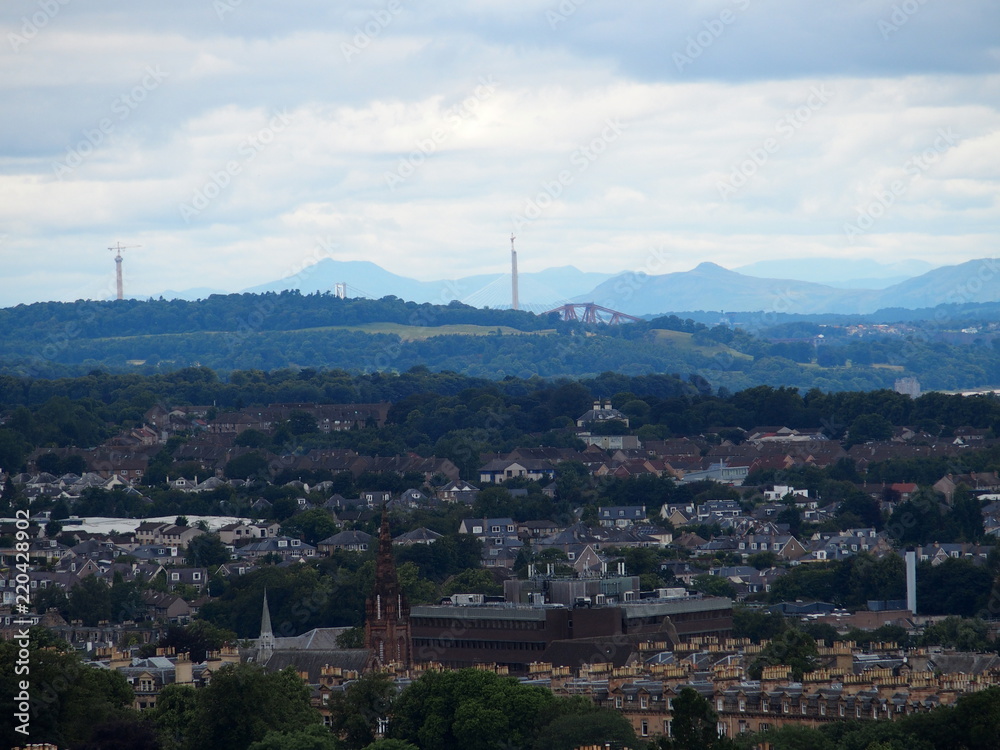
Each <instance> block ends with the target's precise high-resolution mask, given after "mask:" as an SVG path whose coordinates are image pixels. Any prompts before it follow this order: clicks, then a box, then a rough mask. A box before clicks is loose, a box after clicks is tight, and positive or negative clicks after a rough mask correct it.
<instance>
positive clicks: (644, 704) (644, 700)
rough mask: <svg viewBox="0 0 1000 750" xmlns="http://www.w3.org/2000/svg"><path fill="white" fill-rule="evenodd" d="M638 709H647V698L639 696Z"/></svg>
mask: <svg viewBox="0 0 1000 750" xmlns="http://www.w3.org/2000/svg"><path fill="white" fill-rule="evenodd" d="M639 708H649V696H646V695H640V696H639Z"/></svg>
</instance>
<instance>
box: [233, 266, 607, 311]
mask: <svg viewBox="0 0 1000 750" xmlns="http://www.w3.org/2000/svg"><path fill="white" fill-rule="evenodd" d="M612 275H613V274H610V273H587V272H584V271H581V270H579V269H577V268H574V267H573V266H562V267H561V268H547V269H545V270H544V271H537V272H525V271H522V272H520V273H518V282H519V283H518V298H519V301H520V306H521V308H522V309H531V310H534V311H535V312H540V311H542V310H543V308H544V309H550V308H551V307H554V306H556V305H559V304H564V303H565V302H567V301H569V300H570V299H572V298H573V297H576V296H578V295H580V294H583V293H585V292H586V291H587V290H589V289H593V288H594V287H595V286H597V285H599V284H601V283H602V282H604V281H607V280H608V279H610V278H611V277H612ZM339 283H346V284H347V294H348V296H350V297H359V296H364V297H374V298H380V297H385V296H388V295H392V296H394V297H399V298H400V299H404V300H409V301H411V302H430V303H433V304H437V305H447V304H448V303H449V302H451V301H452V300H456V299H457V300H459V301H461V302H465V303H466V304H469V305H473V306H475V307H496V308H502V307H510V297H511V284H510V275H509V274H482V275H479V276H464V277H462V278H458V279H452V280H448V279H442V280H440V281H416V280H414V279H410V278H406V277H405V276H398V275H397V274H394V273H392V272H390V271H386V270H385V269H384V268H382V267H381V266H378V265H376V264H374V263H371V262H369V261H364V260H350V261H341V260H333V259H332V258H324V259H323V260H320V261H318V262H317V263H314V264H313V265H311V266H308V267H307V268H305V269H303V270H302V271H301V272H299V273H298V274H297V275H295V276H291V277H289V278H285V279H279V280H278V281H272V282H269V283H267V284H261V285H259V286H255V287H251V288H249V289H246V290H245V291H247V292H257V293H260V292H280V291H283V290H286V289H298V290H300V291H301V292H302V293H303V294H308V293H312V292H317V291H318V292H326V291H333V289H334V286H335V285H336V284H339ZM535 308H537V309H535Z"/></svg>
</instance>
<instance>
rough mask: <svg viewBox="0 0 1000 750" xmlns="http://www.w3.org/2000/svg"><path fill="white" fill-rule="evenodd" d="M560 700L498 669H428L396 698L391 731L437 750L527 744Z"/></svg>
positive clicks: (394, 734) (400, 736) (407, 739)
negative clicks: (546, 710)
mask: <svg viewBox="0 0 1000 750" xmlns="http://www.w3.org/2000/svg"><path fill="white" fill-rule="evenodd" d="M554 700H555V696H553V695H552V693H551V692H549V691H548V690H546V689H543V688H539V687H535V686H530V685H521V684H520V683H518V682H517V681H516V680H514V679H513V678H510V677H501V676H499V675H496V674H494V673H493V672H485V671H482V670H477V669H462V670H458V671H454V672H428V673H426V674H424V675H423V676H421V677H420V678H419V679H418V680H416V681H414V682H413V683H412V684H411V685H410V686H409V687H407V688H406V690H404V691H403V692H402V693H401V694H400V696H399V698H398V699H397V700H396V703H395V706H394V709H393V719H392V721H391V722H390V724H389V732H390V734H391V736H392V737H393V738H395V739H401V740H405V741H407V742H411V743H413V744H415V745H417V746H419V747H423V748H431V747H432V748H434V750H488V749H492V748H495V747H496V746H497V744H498V743H510V744H511V745H513V746H521V747H523V746H527V745H528V744H529V743H530V742H532V741H533V739H534V738H535V737H536V736H537V732H538V729H539V726H538V723H539V716H540V712H541V711H542V709H543V708H544V707H546V706H548V705H549V704H551V703H552V702H553V701H554Z"/></svg>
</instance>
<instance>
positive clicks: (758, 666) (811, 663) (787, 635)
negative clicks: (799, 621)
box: [747, 628, 819, 680]
mask: <svg viewBox="0 0 1000 750" xmlns="http://www.w3.org/2000/svg"><path fill="white" fill-rule="evenodd" d="M818 656H819V649H818V648H817V647H816V639H815V638H813V637H812V636H810V635H808V634H807V633H804V632H802V631H801V630H797V629H795V628H790V629H788V630H786V631H785V632H783V633H781V634H780V635H778V636H777V637H776V638H774V639H773V640H771V641H770V642H769V643H768V644H767V645H766V646H764V648H763V649H762V650H761V652H760V653H759V654H758V655H757V658H756V659H754V660H753V662H752V663H751V664H750V667H749V669H748V670H747V673H748V674H749V675H750V676H751V677H752V678H753V679H755V680H759V679H760V676H761V672H762V671H763V669H764V667H774V666H778V665H780V664H784V665H787V666H789V667H791V668H792V677H793V678H794V679H796V680H801V679H802V675H803V674H805V673H806V672H811V671H813V670H814V669H815V668H816V658H817V657H818Z"/></svg>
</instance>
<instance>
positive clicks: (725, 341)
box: [0, 292, 1000, 391]
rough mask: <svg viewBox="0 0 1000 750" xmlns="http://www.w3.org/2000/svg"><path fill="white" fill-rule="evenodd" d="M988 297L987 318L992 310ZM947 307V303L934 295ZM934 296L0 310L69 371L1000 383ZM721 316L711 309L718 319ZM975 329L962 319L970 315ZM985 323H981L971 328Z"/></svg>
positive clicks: (280, 301) (25, 371) (982, 348)
mask: <svg viewBox="0 0 1000 750" xmlns="http://www.w3.org/2000/svg"><path fill="white" fill-rule="evenodd" d="M990 309H991V308H989V307H988V306H985V307H984V308H983V312H982V316H983V318H981V319H980V321H981V322H982V321H983V320H985V318H986V316H987V314H988V312H989V310H990ZM938 312H940V311H938ZM962 312H963V316H962V317H961V318H960V319H959V318H955V319H954V320H952V319H951V318H948V317H947V315H948V313H947V311H944V317H943V318H942V317H941V315H938V314H937V312H935V314H934V315H933V317H932V318H930V319H929V320H926V321H910V322H909V323H908V326H909V327H908V328H907V329H906V330H905V331H904V332H903V333H900V334H898V335H891V336H890V335H880V336H869V337H860V338H859V337H856V336H849V335H847V333H846V330H847V329H846V327H845V326H830V325H828V324H820V323H817V322H814V321H808V320H798V321H789V320H786V319H785V318H778V317H767V316H764V317H762V318H760V319H755V320H751V321H748V324H749V325H748V327H749V328H752V329H753V330H754V331H755V333H754V334H753V335H752V334H750V333H748V332H747V331H746V330H744V329H741V328H734V327H732V326H731V325H730V324H728V323H727V324H725V325H722V324H714V325H706V324H704V323H699V322H695V321H694V320H691V319H690V318H688V319H681V318H678V317H676V316H672V315H671V316H665V317H660V318H655V319H653V320H647V321H641V322H637V323H628V324H625V325H619V326H608V325H604V324H585V323H582V322H579V321H561V320H559V318H558V316H556V315H554V314H550V315H535V314H532V313H529V312H525V311H514V310H491V309H481V308H475V307H470V306H468V305H464V304H461V303H459V302H452V303H450V304H448V305H443V306H442V305H430V304H416V303H413V302H405V301H403V300H400V299H398V298H396V297H386V298H383V299H381V300H368V299H340V298H338V297H336V296H334V295H331V294H309V295H303V294H300V293H298V292H282V293H280V294H276V293H268V294H259V295H255V294H232V295H213V296H211V297H209V298H208V299H205V300H200V301H195V302H189V301H184V300H163V299H160V300H146V301H140V300H121V301H114V302H95V301H78V302H75V303H56V302H49V303H38V304H32V305H19V306H17V307H13V308H7V309H3V310H0V372H6V373H10V374H21V375H31V376H36V377H59V376H65V375H79V374H82V373H85V372H89V371H91V370H95V369H99V370H106V371H114V372H122V371H137V372H142V373H147V374H153V373H161V372H166V371H171V370H176V369H181V368H184V367H190V366H198V365H202V366H206V367H211V368H213V369H216V370H220V371H230V370H236V369H241V370H247V369H260V370H274V369H281V368H287V367H305V368H342V369H346V370H350V371H351V372H355V373H357V372H373V371H394V372H403V371H406V370H408V369H410V368H411V367H414V366H420V365H424V366H427V367H428V368H430V369H431V370H435V371H440V370H453V371H455V372H460V373H463V374H466V375H471V376H475V377H483V378H489V379H494V380H498V379H503V378H505V377H508V376H515V377H521V378H528V377H532V376H539V377H543V378H551V377H560V376H565V377H594V376H596V375H598V374H599V373H601V372H604V371H607V370H614V371H617V372H621V373H623V374H628V375H639V374H645V373H657V372H659V373H663V372H676V373H680V374H682V375H684V376H687V375H690V374H692V373H694V374H697V375H699V376H700V377H702V378H704V379H705V380H706V381H707V382H708V383H710V384H712V385H713V386H714V387H716V388H718V387H725V388H728V389H729V390H731V391H732V390H738V389H743V388H747V387H750V386H753V385H759V384H770V385H786V386H795V387H801V388H819V389H821V390H824V391H836V390H873V389H878V388H887V387H892V385H893V382H894V381H895V380H896V379H897V378H899V377H903V376H914V377H917V378H919V379H920V381H921V383H922V384H923V386H924V387H925V388H933V389H944V390H953V389H962V388H973V387H981V386H988V385H992V384H997V383H1000V352H998V351H997V349H996V348H995V347H994V346H993V341H994V339H993V333H992V332H989V331H986V327H987V325H986V323H983V327H984V332H983V334H982V335H979V336H975V337H972V338H969V337H968V336H966V337H965V338H963V337H962V336H958V337H956V336H955V335H952V332H951V328H950V327H949V326H950V324H954V325H953V326H951V327H962V326H965V327H967V326H970V325H975V324H976V323H975V320H973V322H971V323H970V318H969V316H972V315H973V313H972V312H970V311H969V310H965V309H963V311H962ZM716 323H717V321H716ZM967 330H968V329H967ZM977 330H978V329H977Z"/></svg>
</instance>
